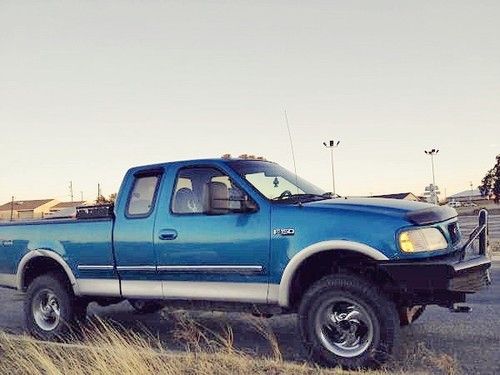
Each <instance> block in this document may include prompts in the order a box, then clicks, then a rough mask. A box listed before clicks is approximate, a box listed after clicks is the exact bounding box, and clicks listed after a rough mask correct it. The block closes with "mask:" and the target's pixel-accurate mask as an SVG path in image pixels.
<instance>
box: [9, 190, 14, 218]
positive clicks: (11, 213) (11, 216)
mask: <svg viewBox="0 0 500 375" xmlns="http://www.w3.org/2000/svg"><path fill="white" fill-rule="evenodd" d="M13 220H14V196H12V200H11V202H10V221H13Z"/></svg>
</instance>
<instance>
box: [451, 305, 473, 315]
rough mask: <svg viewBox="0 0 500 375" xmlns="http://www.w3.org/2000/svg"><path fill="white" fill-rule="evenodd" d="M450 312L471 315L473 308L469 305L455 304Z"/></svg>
mask: <svg viewBox="0 0 500 375" xmlns="http://www.w3.org/2000/svg"><path fill="white" fill-rule="evenodd" d="M450 311H451V312H453V313H470V312H471V311H472V307H470V306H467V305H457V304H453V305H452V306H450Z"/></svg>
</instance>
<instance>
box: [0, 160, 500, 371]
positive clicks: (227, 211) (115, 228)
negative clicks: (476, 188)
mask: <svg viewBox="0 0 500 375" xmlns="http://www.w3.org/2000/svg"><path fill="white" fill-rule="evenodd" d="M487 248H488V246H487V212H486V211H481V213H480V216H479V223H478V226H477V228H476V229H475V230H474V232H473V233H472V234H471V237H470V238H466V239H464V238H462V235H461V233H460V229H459V226H458V223H457V213H456V211H455V210H454V209H452V208H450V207H438V206H433V205H429V204H425V203H418V202H409V201H400V200H391V199H376V198H365V199H359V198H356V199H354V198H353V199H351V198H340V197H333V196H332V195H331V194H329V193H327V192H325V191H323V190H321V189H320V188H318V187H316V186H314V185H312V184H311V183H309V182H307V181H305V180H303V179H300V178H298V177H296V176H295V175H294V174H292V173H290V172H288V171H287V170H285V169H284V168H282V167H280V166H279V165H278V164H276V163H272V162H269V161H266V160H262V159H258V158H248V157H245V158H230V157H226V158H221V159H206V160H191V161H179V162H169V163H163V164H156V165H149V166H141V167H136V168H132V169H130V170H129V171H128V172H127V174H126V175H125V178H124V180H123V183H122V186H121V188H120V191H119V194H118V198H117V201H116V204H115V205H114V206H94V207H83V208H79V209H78V213H77V217H76V218H75V219H59V220H40V221H32V222H27V221H26V222H12V223H6V224H1V225H0V285H2V286H5V287H9V288H15V289H17V290H19V291H21V292H23V293H24V294H25V303H24V310H25V312H24V314H25V321H26V326H27V329H28V330H29V331H30V332H31V333H32V334H33V335H35V336H37V337H39V338H43V339H55V338H58V337H60V336H61V335H64V334H65V333H66V332H67V331H68V330H69V329H70V326H71V325H72V324H73V323H74V322H77V321H79V320H82V319H83V318H84V317H85V314H86V310H87V306H88V304H89V303H90V302H93V301H95V302H98V303H100V304H102V305H107V304H112V303H118V302H120V301H123V300H129V301H130V302H131V303H132V304H133V306H135V307H136V308H137V309H141V310H143V311H154V310H155V309H160V308H161V307H162V306H165V305H171V306H179V307H183V308H193V309H209V310H232V311H235V310H236V311H246V312H250V313H252V312H254V313H257V312H259V313H261V314H266V315H268V314H280V313H283V314H287V313H296V314H297V315H298V321H299V327H300V332H301V335H302V340H303V342H304V345H305V347H306V348H307V350H308V351H309V352H310V354H311V358H313V359H314V360H315V361H317V362H318V363H321V364H324V365H328V366H335V365H340V366H343V367H345V368H359V367H376V366H379V365H380V364H382V363H384V362H385V361H386V360H387V359H388V358H389V357H390V355H391V353H392V351H393V349H394V346H395V340H396V338H397V335H398V332H399V327H400V326H401V325H407V324H410V323H411V322H412V321H414V320H415V319H416V318H418V316H420V314H422V312H423V311H424V309H425V306H426V305H439V306H443V307H446V308H450V309H453V310H455V311H465V310H466V308H467V306H466V305H457V304H460V303H464V302H465V300H466V296H467V294H469V293H474V292H477V291H479V290H480V289H481V288H483V287H485V286H486V285H488V284H489V282H490V278H489V270H488V269H489V267H490V265H491V263H490V259H489V256H488V253H487Z"/></svg>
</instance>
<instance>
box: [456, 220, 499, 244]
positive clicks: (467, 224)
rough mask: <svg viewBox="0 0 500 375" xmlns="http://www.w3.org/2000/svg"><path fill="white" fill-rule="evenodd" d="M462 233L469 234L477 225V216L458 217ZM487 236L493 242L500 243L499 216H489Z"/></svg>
mask: <svg viewBox="0 0 500 375" xmlns="http://www.w3.org/2000/svg"><path fill="white" fill-rule="evenodd" d="M458 221H459V223H460V229H461V230H462V233H470V232H472V229H474V227H475V226H476V225H477V216H459V217H458ZM489 232H490V234H489V236H490V239H491V240H493V241H500V215H490V216H489Z"/></svg>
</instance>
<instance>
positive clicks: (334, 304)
mask: <svg viewBox="0 0 500 375" xmlns="http://www.w3.org/2000/svg"><path fill="white" fill-rule="evenodd" d="M315 326H316V335H317V336H318V337H319V339H320V341H321V343H322V345H323V346H324V347H325V348H326V349H327V350H328V351H330V352H332V353H333V354H335V355H338V356H340V357H347V358H352V357H356V356H359V355H361V354H362V353H364V352H365V351H366V349H367V348H368V347H369V346H370V344H371V343H372V342H373V337H374V328H373V327H374V324H373V321H372V318H371V316H370V314H369V313H368V311H367V310H366V309H365V308H364V307H363V306H361V305H360V304H359V303H357V302H355V301H353V300H352V299H350V298H346V297H339V298H334V299H330V300H328V301H326V302H325V303H323V304H322V305H321V306H320V308H319V310H318V314H317V316H316V324H315Z"/></svg>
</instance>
